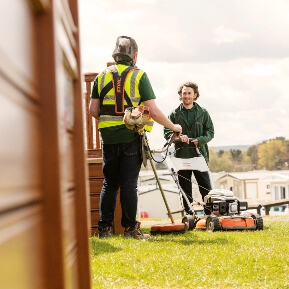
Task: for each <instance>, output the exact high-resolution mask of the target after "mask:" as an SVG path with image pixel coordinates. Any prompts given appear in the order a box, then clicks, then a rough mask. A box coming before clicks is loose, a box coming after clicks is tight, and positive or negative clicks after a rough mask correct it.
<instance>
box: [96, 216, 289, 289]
mask: <svg viewBox="0 0 289 289" xmlns="http://www.w3.org/2000/svg"><path fill="white" fill-rule="evenodd" d="M142 230H143V232H144V233H149V231H150V227H142ZM91 245H92V247H91V262H92V278H93V289H98V288H99V289H100V288H101V289H106V288H109V289H113V288H126V289H140V288H141V289H144V288H146V289H148V288H154V289H160V288H162V289H164V288H211V289H212V288H222V289H227V288H246V289H249V288H256V289H257V288H258V289H260V288H270V289H274V288H276V289H277V288H278V289H285V288H286V289H289V217H287V220H284V219H283V218H282V219H281V218H279V217H274V218H273V217H264V230H263V231H230V232H225V231H224V232H214V233H208V232H206V231H187V232H186V233H185V234H180V235H162V236H160V235H158V236H152V238H151V239H150V240H147V241H139V240H134V239H124V238H123V236H113V237H112V238H110V239H105V240H104V239H98V238H97V237H92V238H91Z"/></svg>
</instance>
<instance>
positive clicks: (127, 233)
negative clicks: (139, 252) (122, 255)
mask: <svg viewBox="0 0 289 289" xmlns="http://www.w3.org/2000/svg"><path fill="white" fill-rule="evenodd" d="M124 237H125V238H126V239H129V238H133V239H139V240H147V239H150V237H151V236H150V235H149V234H143V233H142V231H141V230H140V222H137V223H136V225H135V227H127V228H125V229H124Z"/></svg>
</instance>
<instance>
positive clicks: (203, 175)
mask: <svg viewBox="0 0 289 289" xmlns="http://www.w3.org/2000/svg"><path fill="white" fill-rule="evenodd" d="M192 173H193V174H194V176H195V179H196V181H197V183H198V186H199V191H200V193H201V195H202V200H203V201H204V197H205V196H206V195H207V194H208V193H209V191H210V190H211V189H212V186H211V180H210V176H209V172H200V171H195V170H193V171H192V170H179V171H178V179H179V183H180V186H181V188H182V189H183V191H184V192H185V194H186V196H187V198H188V199H189V201H190V203H191V202H193V195H192V182H191V179H192ZM183 203H184V209H185V211H186V212H187V213H188V212H189V206H188V204H187V202H186V200H185V198H183Z"/></svg>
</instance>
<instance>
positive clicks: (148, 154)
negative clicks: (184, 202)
mask: <svg viewBox="0 0 289 289" xmlns="http://www.w3.org/2000/svg"><path fill="white" fill-rule="evenodd" d="M142 139H143V142H144V147H145V149H146V153H147V158H148V159H149V161H150V163H151V166H152V169H153V171H154V175H155V177H156V180H157V183H158V185H159V189H160V191H161V194H162V197H163V200H164V203H165V205H166V208H167V212H168V216H169V218H170V220H171V222H172V224H174V223H175V222H174V219H173V216H172V213H171V211H170V208H169V205H168V202H167V200H166V196H165V193H164V191H163V188H162V185H161V182H160V180H159V177H158V175H157V171H156V168H155V165H154V163H153V160H152V156H151V152H150V150H149V146H148V142H147V138H146V135H145V132H144V133H143V134H142Z"/></svg>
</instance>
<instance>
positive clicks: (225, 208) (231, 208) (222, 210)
mask: <svg viewBox="0 0 289 289" xmlns="http://www.w3.org/2000/svg"><path fill="white" fill-rule="evenodd" d="M204 202H205V205H204V207H205V208H206V209H207V210H209V211H210V212H211V214H215V215H217V216H232V215H235V214H240V213H241V211H246V210H247V209H248V203H247V202H241V201H239V199H238V198H237V197H235V196H234V194H233V192H232V191H229V190H220V189H215V190H211V191H210V192H209V194H208V195H207V196H206V197H205V200H204Z"/></svg>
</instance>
